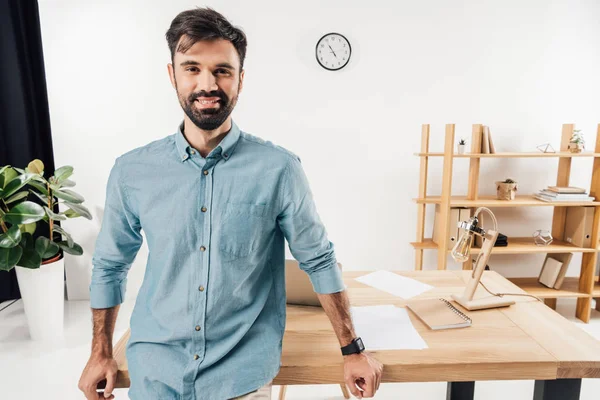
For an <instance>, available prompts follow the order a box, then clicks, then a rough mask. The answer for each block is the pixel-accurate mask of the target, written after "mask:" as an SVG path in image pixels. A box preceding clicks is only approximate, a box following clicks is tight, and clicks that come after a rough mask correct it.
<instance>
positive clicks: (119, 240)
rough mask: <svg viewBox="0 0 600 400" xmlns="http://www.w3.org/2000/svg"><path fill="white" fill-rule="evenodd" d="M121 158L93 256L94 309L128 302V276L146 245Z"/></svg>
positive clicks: (114, 171)
mask: <svg viewBox="0 0 600 400" xmlns="http://www.w3.org/2000/svg"><path fill="white" fill-rule="evenodd" d="M119 160H120V159H119V158H117V160H116V161H115V163H114V165H113V167H112V169H111V171H110V175H109V177H108V183H107V185H106V200H105V206H104V216H103V219H102V225H101V227H100V232H99V234H98V237H97V238H96V247H95V250H94V255H93V256H92V266H93V268H92V278H91V283H90V306H91V308H110V307H114V306H116V305H118V304H121V303H122V302H123V301H124V299H125V290H126V286H127V273H128V272H129V269H130V268H131V264H132V263H133V261H134V259H135V257H136V254H137V252H138V250H139V249H140V246H141V245H142V241H143V238H142V235H141V232H140V230H141V225H140V223H139V218H138V216H137V215H136V213H134V212H133V211H132V208H131V204H129V198H128V197H127V188H126V186H125V185H124V179H123V177H122V171H121V169H122V166H121V163H120V161H119Z"/></svg>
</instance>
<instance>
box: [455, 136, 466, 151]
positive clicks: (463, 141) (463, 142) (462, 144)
mask: <svg viewBox="0 0 600 400" xmlns="http://www.w3.org/2000/svg"><path fill="white" fill-rule="evenodd" d="M466 145H467V140H466V139H465V138H460V140H459V141H458V149H457V150H458V154H465V147H466Z"/></svg>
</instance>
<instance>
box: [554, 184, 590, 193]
mask: <svg viewBox="0 0 600 400" xmlns="http://www.w3.org/2000/svg"><path fill="white" fill-rule="evenodd" d="M546 190H547V191H550V192H553V193H573V194H581V193H586V191H585V189H584V188H579V187H575V186H548V187H547V188H546Z"/></svg>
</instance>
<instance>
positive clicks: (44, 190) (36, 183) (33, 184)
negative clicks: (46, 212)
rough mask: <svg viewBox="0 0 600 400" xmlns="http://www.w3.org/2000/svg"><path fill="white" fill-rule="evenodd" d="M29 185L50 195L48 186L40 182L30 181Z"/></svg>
mask: <svg viewBox="0 0 600 400" xmlns="http://www.w3.org/2000/svg"><path fill="white" fill-rule="evenodd" d="M29 186H33V187H34V188H36V189H37V190H39V191H40V192H42V194H45V195H46V196H48V189H47V188H46V186H45V185H42V184H39V183H38V182H33V181H32V182H29Z"/></svg>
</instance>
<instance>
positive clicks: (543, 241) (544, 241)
mask: <svg viewBox="0 0 600 400" xmlns="http://www.w3.org/2000/svg"><path fill="white" fill-rule="evenodd" d="M532 236H533V242H534V243H535V244H536V245H538V246H548V245H549V244H550V243H552V241H553V240H554V238H553V237H552V234H551V233H550V231H549V230H547V229H538V230H537V231H535V232H533V235H532Z"/></svg>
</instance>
